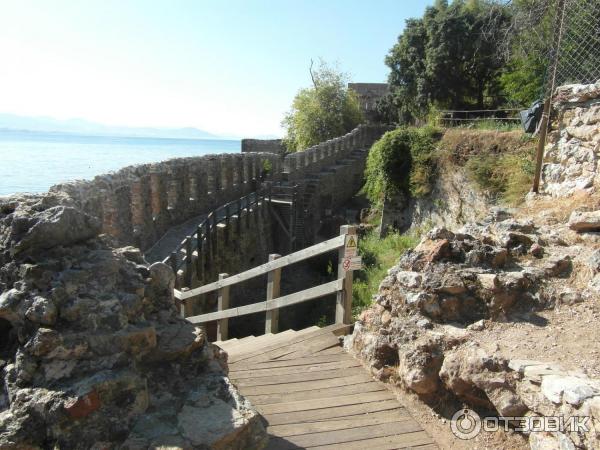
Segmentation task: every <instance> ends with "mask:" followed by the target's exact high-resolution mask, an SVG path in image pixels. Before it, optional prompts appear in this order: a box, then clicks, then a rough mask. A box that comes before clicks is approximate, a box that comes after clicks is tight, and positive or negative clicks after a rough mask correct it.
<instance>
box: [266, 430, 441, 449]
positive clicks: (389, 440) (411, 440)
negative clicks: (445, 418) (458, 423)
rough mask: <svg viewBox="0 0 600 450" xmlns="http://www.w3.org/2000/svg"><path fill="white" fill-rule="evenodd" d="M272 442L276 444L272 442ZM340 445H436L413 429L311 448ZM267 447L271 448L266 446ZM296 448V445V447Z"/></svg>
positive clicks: (385, 446) (394, 447) (422, 433)
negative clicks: (410, 431)
mask: <svg viewBox="0 0 600 450" xmlns="http://www.w3.org/2000/svg"><path fill="white" fill-rule="evenodd" d="M273 444H276V442H274V443H273ZM340 447H342V448H343V449H344V450H365V449H369V450H393V449H398V448H414V450H431V449H437V448H438V447H437V446H436V445H435V444H434V442H433V439H431V437H430V436H429V435H428V434H427V433H426V432H425V431H414V432H412V433H402V434H396V435H390V436H382V437H373V438H367V439H361V440H357V441H352V442H344V443H343V444H342V445H340V444H337V443H336V444H330V445H320V446H317V447H311V450H334V449H336V450H337V449H339V448H340ZM267 448H271V446H268V447H267ZM296 448H297V447H296Z"/></svg>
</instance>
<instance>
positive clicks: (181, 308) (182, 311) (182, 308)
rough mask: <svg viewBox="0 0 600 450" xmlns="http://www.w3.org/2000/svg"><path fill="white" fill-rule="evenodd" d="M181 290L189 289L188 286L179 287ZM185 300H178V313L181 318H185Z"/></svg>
mask: <svg viewBox="0 0 600 450" xmlns="http://www.w3.org/2000/svg"><path fill="white" fill-rule="evenodd" d="M181 291H182V292H186V291H189V289H188V288H185V287H184V288H182V289H181ZM186 302H187V300H179V315H180V317H181V318H182V319H185V304H186Z"/></svg>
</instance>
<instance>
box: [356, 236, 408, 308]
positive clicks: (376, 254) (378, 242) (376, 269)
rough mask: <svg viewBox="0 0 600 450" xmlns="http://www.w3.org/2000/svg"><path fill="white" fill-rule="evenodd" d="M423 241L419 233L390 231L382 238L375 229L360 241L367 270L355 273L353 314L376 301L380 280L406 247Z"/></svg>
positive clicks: (360, 249)
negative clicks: (375, 296)
mask: <svg viewBox="0 0 600 450" xmlns="http://www.w3.org/2000/svg"><path fill="white" fill-rule="evenodd" d="M418 242H419V237H418V233H417V232H415V233H411V234H400V233H389V234H388V235H387V236H386V237H385V238H383V239H380V238H379V236H378V235H377V233H376V232H375V231H373V230H371V231H368V232H367V233H366V235H365V236H363V237H361V238H360V239H359V240H358V250H359V253H360V255H361V256H362V259H363V264H364V269H363V270H359V271H356V272H354V282H353V284H352V315H353V316H354V318H355V319H356V318H357V317H358V315H359V314H360V313H361V312H362V311H363V310H364V309H366V308H368V307H369V306H370V305H371V303H372V297H373V295H374V294H375V293H377V290H378V289H379V283H381V280H383V279H384V278H385V276H386V275H387V271H388V269H389V268H390V267H392V266H393V265H394V264H396V263H397V262H398V260H399V259H400V257H401V256H402V255H403V254H404V252H406V250H408V249H411V248H413V247H414V246H415V245H417V243H418Z"/></svg>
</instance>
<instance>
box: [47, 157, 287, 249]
mask: <svg viewBox="0 0 600 450" xmlns="http://www.w3.org/2000/svg"><path fill="white" fill-rule="evenodd" d="M266 161H269V163H270V166H271V170H270V172H269V173H268V174H266V173H265V170H264V169H265V166H266V163H265V162H266ZM281 171H282V160H281V157H280V156H279V155H274V154H269V153H260V154H259V153H245V154H241V153H239V154H229V153H226V154H220V155H207V156H201V157H191V158H177V159H171V160H168V161H164V162H160V163H152V164H142V165H136V166H129V167H125V168H123V169H121V170H119V171H117V172H113V173H109V174H106V175H99V176H96V177H95V178H94V179H92V180H89V181H81V180H78V181H72V182H67V183H62V184H58V185H56V186H53V187H52V188H51V189H50V191H51V192H55V193H59V192H62V193H65V194H67V195H68V196H69V197H70V198H71V200H72V201H73V202H74V203H75V204H76V205H77V206H79V207H80V208H82V209H83V210H84V211H85V212H87V213H89V214H91V215H93V216H96V217H98V218H100V219H101V221H102V231H103V232H104V233H107V234H110V235H111V236H113V237H114V238H116V239H117V240H118V241H119V243H120V244H130V245H136V246H138V247H140V248H141V249H143V250H145V249H147V248H148V247H150V246H151V245H152V244H153V243H154V242H156V241H157V240H158V239H159V238H160V237H161V236H162V235H163V234H164V233H165V231H166V230H168V229H169V228H170V227H172V226H175V225H178V224H180V223H182V222H184V221H186V220H188V219H190V218H193V217H195V216H199V215H201V214H206V213H208V212H210V211H212V210H213V209H215V208H216V207H217V206H219V205H222V204H224V203H227V202H230V201H233V200H236V199H238V198H240V197H241V196H243V195H246V194H248V193H250V192H252V191H254V190H255V189H256V185H257V183H258V182H259V181H260V180H262V179H271V180H278V179H279V178H280V177H281Z"/></svg>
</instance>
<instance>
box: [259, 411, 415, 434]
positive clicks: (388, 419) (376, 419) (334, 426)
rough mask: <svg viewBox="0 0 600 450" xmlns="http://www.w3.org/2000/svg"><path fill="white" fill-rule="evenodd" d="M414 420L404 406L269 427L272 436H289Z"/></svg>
mask: <svg viewBox="0 0 600 450" xmlns="http://www.w3.org/2000/svg"><path fill="white" fill-rule="evenodd" d="M406 420H413V418H412V417H410V415H408V413H407V412H406V410H405V409H404V408H397V409H392V410H389V411H378V412H374V413H368V414H360V415H356V416H348V417H345V418H342V419H335V420H326V421H319V422H304V423H291V424H286V425H271V426H269V428H268V431H269V434H270V435H271V436H279V437H287V436H297V435H299V434H311V433H321V432H324V431H335V430H344V429H347V428H356V427H362V426H366V425H376V424H379V423H392V422H403V421H406Z"/></svg>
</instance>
